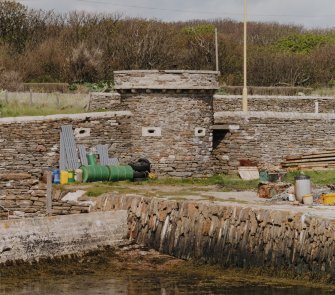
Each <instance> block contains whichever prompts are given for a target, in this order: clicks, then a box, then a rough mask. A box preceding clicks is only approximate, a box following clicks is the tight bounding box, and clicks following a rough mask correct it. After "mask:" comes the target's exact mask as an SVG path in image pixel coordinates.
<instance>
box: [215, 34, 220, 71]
mask: <svg viewBox="0 0 335 295" xmlns="http://www.w3.org/2000/svg"><path fill="white" fill-rule="evenodd" d="M215 58H216V71H217V72H218V71H219V44H218V29H217V28H215Z"/></svg>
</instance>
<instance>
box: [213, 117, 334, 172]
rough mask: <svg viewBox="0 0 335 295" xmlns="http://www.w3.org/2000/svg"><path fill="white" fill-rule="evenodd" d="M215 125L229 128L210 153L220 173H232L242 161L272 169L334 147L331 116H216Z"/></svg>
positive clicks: (332, 119) (332, 118)
mask: <svg viewBox="0 0 335 295" xmlns="http://www.w3.org/2000/svg"><path fill="white" fill-rule="evenodd" d="M215 124H218V125H225V126H233V128H232V129H230V130H227V131H228V132H227V134H226V136H225V137H224V138H223V139H222V141H221V142H220V143H219V144H218V146H217V147H216V148H215V151H214V154H215V155H217V157H216V161H217V162H216V166H218V167H221V169H222V171H223V172H236V170H237V167H238V166H239V162H240V160H246V159H247V160H251V161H254V162H256V163H257V164H258V166H259V167H263V168H275V167H278V166H280V163H281V162H282V161H283V160H284V158H285V157H286V156H293V155H300V154H304V153H311V152H322V151H325V150H326V149H334V146H335V115H334V114H307V113H271V112H249V113H247V114H246V113H243V112H220V113H216V114H215ZM227 129H228V128H227Z"/></svg>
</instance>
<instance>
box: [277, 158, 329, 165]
mask: <svg viewBox="0 0 335 295" xmlns="http://www.w3.org/2000/svg"><path fill="white" fill-rule="evenodd" d="M332 161H335V157H329V158H317V159H302V160H296V161H291V162H287V161H286V162H283V163H287V164H299V163H313V162H332Z"/></svg>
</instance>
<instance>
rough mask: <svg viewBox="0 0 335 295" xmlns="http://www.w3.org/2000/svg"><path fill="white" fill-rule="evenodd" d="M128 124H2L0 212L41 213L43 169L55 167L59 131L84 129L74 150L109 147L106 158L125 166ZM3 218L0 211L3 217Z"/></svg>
mask: <svg viewBox="0 0 335 295" xmlns="http://www.w3.org/2000/svg"><path fill="white" fill-rule="evenodd" d="M130 120H131V113H130V112H108V113H90V114H78V115H56V116H46V117H18V118H3V119H0V156H1V161H0V206H2V207H5V208H6V209H9V210H10V211H11V212H13V211H18V212H23V213H26V214H34V215H35V214H40V213H41V214H43V213H44V212H45V202H46V197H45V196H46V186H45V184H43V183H42V182H41V181H40V179H41V176H42V172H43V170H44V169H47V168H51V167H53V168H56V167H58V161H59V137H60V135H59V133H60V127H61V126H62V125H67V124H71V125H72V126H73V127H74V128H76V129H77V130H79V131H80V130H81V128H85V133H83V134H81V133H79V132H78V136H77V138H76V142H77V143H78V144H85V145H86V147H87V148H91V147H93V146H95V145H97V144H109V146H110V148H109V153H110V156H111V157H112V156H114V157H117V158H119V159H120V162H121V163H128V162H129V159H130V145H131V142H130V136H129V134H130V130H129V128H130ZM4 211H5V212H4ZM1 212H2V213H1ZM6 212H7V211H6V210H4V209H3V208H1V207H0V214H1V215H3V217H5V216H6V214H7V213H6Z"/></svg>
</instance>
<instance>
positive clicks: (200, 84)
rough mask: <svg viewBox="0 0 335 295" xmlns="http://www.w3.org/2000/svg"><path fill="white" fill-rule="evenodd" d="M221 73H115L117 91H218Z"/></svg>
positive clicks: (142, 71)
mask: <svg viewBox="0 0 335 295" xmlns="http://www.w3.org/2000/svg"><path fill="white" fill-rule="evenodd" d="M218 75H219V72H213V71H183V70H164V71H154V70H148V71H145V70H135V71H115V72H114V82H115V89H116V90H117V91H121V90H128V89H134V90H135V89H137V90H139V89H144V90H146V89H156V90H168V89H172V90H183V89H185V90H190V89H193V90H216V89H218V88H219V82H218Z"/></svg>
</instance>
